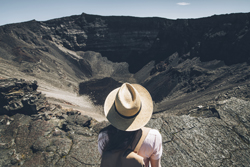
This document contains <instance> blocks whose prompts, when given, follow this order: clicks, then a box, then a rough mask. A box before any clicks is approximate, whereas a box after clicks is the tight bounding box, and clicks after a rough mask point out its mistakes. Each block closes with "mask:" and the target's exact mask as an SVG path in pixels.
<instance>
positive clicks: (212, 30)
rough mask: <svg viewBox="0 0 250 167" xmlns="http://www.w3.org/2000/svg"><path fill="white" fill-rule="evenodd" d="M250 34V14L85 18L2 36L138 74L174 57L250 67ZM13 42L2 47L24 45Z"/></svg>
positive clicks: (26, 26) (17, 28)
mask: <svg viewBox="0 0 250 167" xmlns="http://www.w3.org/2000/svg"><path fill="white" fill-rule="evenodd" d="M249 29H250V14H249V13H245V14H231V15H220V16H216V15H215V16H212V17H208V18H201V19H180V20H168V19H163V18H136V17H116V16H110V17H104V16H96V15H87V14H84V13H83V14H82V15H79V16H71V17H65V18H60V19H54V20H49V21H45V22H36V21H30V22H27V23H22V24H18V25H6V26H3V27H1V34H5V35H11V36H12V37H15V38H18V39H20V41H19V42H21V43H22V42H25V43H28V44H35V45H36V46H44V44H43V43H44V42H45V41H50V42H52V43H56V44H57V45H60V46H63V47H65V48H67V49H69V50H71V51H96V52H99V53H101V54H102V56H104V57H107V58H108V59H109V60H111V61H113V62H127V63H128V64H129V70H130V72H132V73H135V72H137V71H138V70H140V69H141V68H142V67H143V66H144V65H146V64H147V63H148V62H150V61H151V60H156V62H157V63H158V62H160V61H162V60H164V59H166V58H167V57H169V56H170V55H172V54H173V53H175V52H177V53H178V54H179V55H180V56H183V58H184V59H187V58H190V57H191V58H192V57H200V58H201V61H210V60H213V59H219V60H223V61H224V62H225V63H226V64H227V65H231V64H235V63H242V62H249V56H248V55H249V54H250V49H249V47H247V46H248V45H249V44H248V41H249V39H250V34H249ZM13 40H14V39H12V40H9V39H8V41H7V40H2V42H4V43H5V45H6V44H10V45H11V46H13V45H14V46H15V45H18V44H20V43H18V44H17V42H16V40H14V41H13ZM11 41H13V42H11ZM236 55H237V56H236ZM26 57H29V56H26ZM32 61H35V60H32Z"/></svg>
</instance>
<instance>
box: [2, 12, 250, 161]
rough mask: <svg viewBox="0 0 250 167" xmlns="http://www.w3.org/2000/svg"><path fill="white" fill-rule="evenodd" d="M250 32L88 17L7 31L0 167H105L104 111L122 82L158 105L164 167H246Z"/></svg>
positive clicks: (216, 23) (223, 20)
mask: <svg viewBox="0 0 250 167" xmlns="http://www.w3.org/2000/svg"><path fill="white" fill-rule="evenodd" d="M249 24H250V13H240V14H229V15H220V16H211V17H208V18H200V19H180V20H168V19H163V18H136V17H116V16H112V17H104V16H96V15H88V14H84V13H83V14H82V15H79V16H70V17H65V18H59V19H54V20H49V21H44V22H38V21H35V20H32V21H29V22H25V23H19V24H10V25H5V26H1V27H0V166H99V163H100V156H99V155H98V151H97V135H98V131H99V130H100V129H101V128H102V127H104V126H106V125H107V124H108V123H107V122H106V121H105V117H104V116H103V113H102V105H103V102H104V100H105V97H106V95H107V94H108V93H109V91H110V90H112V89H113V88H116V87H118V86H119V85H121V84H122V83H123V82H131V83H139V84H142V85H143V86H145V87H146V88H147V89H148V90H149V92H150V93H151V95H152V98H153V100H154V114H153V118H152V119H151V120H150V122H149V123H148V125H147V126H149V127H152V128H156V129H158V130H159V131H160V132H161V134H162V136H163V146H164V147H163V148H164V149H163V150H164V151H163V157H162V164H163V165H162V166H248V164H249V163H250V162H249V161H250V159H249V158H248V157H249V150H250V148H249V143H250V137H249V136H250V134H249V133H250V129H249V128H250V124H249V121H250V111H249V108H250V103H249V98H250V75H249V71H250V66H249V63H250V62H249V61H250V57H249V55H250V49H249V48H250V47H249V43H250V35H249V29H250V25H249ZM13 78H17V79H13ZM23 79H24V80H23ZM35 80H36V81H35Z"/></svg>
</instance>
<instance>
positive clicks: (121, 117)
mask: <svg viewBox="0 0 250 167" xmlns="http://www.w3.org/2000/svg"><path fill="white" fill-rule="evenodd" d="M152 113H153V101H152V98H151V96H150V94H149V92H148V91H147V90H146V89H145V88H144V87H143V86H141V85H138V84H129V83H124V84H123V85H122V86H121V87H119V88H116V89H114V90H113V91H111V92H110V93H109V95H108V96H107V98H106V100H105V103H104V114H105V116H106V118H107V119H108V120H109V122H110V123H111V124H112V125H113V126H114V127H116V128H117V129H120V130H123V131H134V130H138V129H140V128H141V127H143V126H144V125H146V124H147V123H148V121H149V120H150V118H151V116H152Z"/></svg>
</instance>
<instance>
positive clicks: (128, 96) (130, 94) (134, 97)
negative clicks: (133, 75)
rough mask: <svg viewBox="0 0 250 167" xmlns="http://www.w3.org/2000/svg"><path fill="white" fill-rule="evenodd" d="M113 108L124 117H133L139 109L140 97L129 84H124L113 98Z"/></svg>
mask: <svg viewBox="0 0 250 167" xmlns="http://www.w3.org/2000/svg"><path fill="white" fill-rule="evenodd" d="M115 107H116V110H117V112H118V113H119V114H121V115H122V116H125V117H132V116H135V115H136V114H137V113H138V112H139V111H140V108H141V100H140V95H139V93H138V92H137V90H136V89H135V88H134V87H133V86H132V85H131V84H129V83H124V84H123V85H122V86H121V87H120V89H119V91H118V93H117V95H116V98H115Z"/></svg>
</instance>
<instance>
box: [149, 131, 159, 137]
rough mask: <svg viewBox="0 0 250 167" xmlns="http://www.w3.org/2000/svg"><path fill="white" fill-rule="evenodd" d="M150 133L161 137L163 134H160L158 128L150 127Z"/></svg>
mask: <svg viewBox="0 0 250 167" xmlns="http://www.w3.org/2000/svg"><path fill="white" fill-rule="evenodd" d="M148 135H153V136H157V137H161V134H160V132H159V131H158V130H157V129H150V131H149V132H148Z"/></svg>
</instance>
